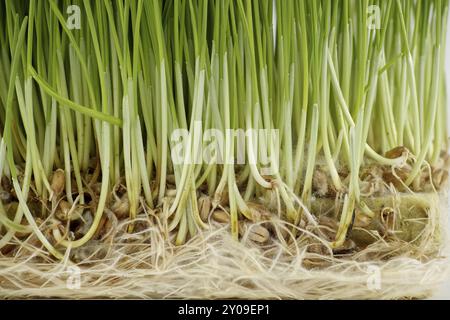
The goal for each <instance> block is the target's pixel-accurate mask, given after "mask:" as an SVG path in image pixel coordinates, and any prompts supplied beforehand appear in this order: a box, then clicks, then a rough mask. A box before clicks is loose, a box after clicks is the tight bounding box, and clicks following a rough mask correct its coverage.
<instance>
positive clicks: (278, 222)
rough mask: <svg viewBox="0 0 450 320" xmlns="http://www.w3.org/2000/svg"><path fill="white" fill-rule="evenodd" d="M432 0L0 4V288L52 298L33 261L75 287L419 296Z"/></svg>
mask: <svg viewBox="0 0 450 320" xmlns="http://www.w3.org/2000/svg"><path fill="white" fill-rule="evenodd" d="M69 6H77V8H80V12H79V14H80V19H81V24H80V28H79V29H77V28H76V29H72V28H71V27H70V24H68V22H67V14H66V12H67V8H68V7H69ZM75 12H76V11H75ZM447 13H448V1H447V0H430V1H409V0H390V1H381V0H371V1H369V0H340V1H331V0H320V1H306V0H276V1H272V0H259V1H250V0H198V1H187V0H174V1H161V0H154V1H140V0H123V1H122V0H120V1H110V0H103V1H89V0H84V1H78V0H77V1H72V2H69V1H57V0H48V1H39V2H38V1H36V0H30V1H11V0H6V1H4V2H3V3H2V4H0V21H1V23H0V43H2V44H4V45H2V48H1V52H0V128H1V129H2V130H1V132H2V134H1V144H0V176H1V179H2V180H1V181H2V183H1V195H2V201H1V202H0V235H1V238H0V265H1V266H3V267H4V268H0V270H8V271H0V283H3V284H2V287H3V292H4V295H6V296H34V295H37V296H43V295H56V296H67V295H69V294H71V293H70V292H69V291H66V290H65V289H64V288H63V287H62V286H61V284H60V283H59V282H58V281H56V280H52V279H54V278H55V277H54V276H52V275H51V274H50V272H51V273H53V275H55V274H58V275H60V274H61V273H62V272H63V271H62V270H65V269H64V268H66V267H67V266H68V265H73V264H76V265H77V266H79V267H81V268H82V272H83V274H84V275H85V277H86V278H87V279H91V280H92V281H91V282H89V281H88V282H86V283H84V286H85V288H87V289H86V290H85V291H83V292H84V293H83V294H84V295H85V296H86V297H92V296H110V297H128V296H134V297H163V296H170V297H208V295H209V296H210V297H248V298H276V297H277V298H278V297H290V298H312V297H329V298H332V297H339V298H345V297H356V296H364V297H376V296H378V297H379V296H382V297H388V298H395V297H400V296H417V295H421V294H422V293H423V291H425V290H428V289H430V288H431V287H433V286H434V285H435V284H436V283H437V282H438V279H434V278H433V279H427V278H426V277H427V276H429V274H430V273H429V271H430V270H431V268H440V269H439V270H441V271H442V272H441V274H445V273H446V271H443V270H442V268H443V264H442V262H441V261H440V260H439V259H438V257H440V256H441V255H442V244H443V242H444V240H445V237H444V235H443V234H442V233H441V229H442V218H445V214H444V213H445V212H444V210H440V205H439V203H440V199H441V198H442V190H445V188H446V179H447V176H448V171H447V168H448V156H447V150H448V138H447V136H448V134H447V124H446V118H447V110H446V108H447V105H446V92H445V73H444V71H443V70H444V68H443V66H444V62H445V57H446V56H445V47H446V43H445V39H446V37H445V36H446V26H447ZM183 132H184V133H186V135H182V134H181V133H183ZM206 132H207V134H204V133H206ZM254 132H257V133H258V134H253V133H254ZM261 132H262V134H260V133H261ZM271 132H276V133H277V135H276V137H275V138H274V136H272V135H271V134H268V133H271ZM239 137H244V138H243V139H241V140H239V139H238V138H239ZM176 159H178V160H179V159H181V160H182V161H176ZM372 265H375V266H376V267H377V268H379V270H382V272H383V277H384V279H385V282H383V284H382V286H383V288H382V290H381V291H377V292H375V291H371V289H370V288H368V287H367V286H366V282H365V281H366V277H365V271H364V270H366V268H367V267H368V266H372ZM193 266H195V268H194V267H193ZM208 266H209V268H208ZM100 270H104V271H105V272H106V273H104V272H103V273H102V271H100ZM106 270H110V271H113V272H111V273H109V271H106ZM402 270H403V272H407V274H409V275H411V279H413V281H415V282H417V281H423V283H424V286H423V287H421V288H417V287H415V286H412V287H411V286H409V287H408V281H406V280H405V279H399V278H398V276H399V274H400V272H402ZM24 273H25V274H26V275H25V277H24V278H23V279H25V280H23V281H17V280H18V278H17V275H18V274H22V275H23V274H24ZM124 273H129V274H128V275H127V277H126V278H123V279H122V278H121V279H119V280H118V279H117V277H119V276H120V274H122V275H123V274H124ZM217 274H221V275H223V276H224V278H223V279H226V281H228V282H226V281H225V280H223V279H222V280H221V279H219V278H217ZM240 276H242V277H240ZM110 277H116V278H114V279H115V280H114V279H113V278H110ZM246 277H247V279H248V280H245V281H244V280H239V281H238V280H236V279H244V278H246ZM396 277H397V278H396ZM119 278H120V277H119ZM155 278H158V280H156V279H155ZM42 279H44V280H42ZM45 279H47V281H45ZM200 279H202V281H203V282H204V284H203V285H201V284H199V282H198V281H200ZM186 280H187V281H188V283H190V281H192V283H194V284H195V285H193V286H192V287H189V288H188V286H187V285H185V284H183V281H186ZM396 281H397V282H396ZM203 282H202V283H203ZM395 283H397V287H396V288H397V289H395V290H394V289H393V288H394V287H395ZM94 285H95V286H96V288H97V289H98V290H97V289H95V290H97V291H95V290H94ZM36 288H46V290H45V291H44V290H42V291H39V290H35V289H36ZM99 288H100V289H99ZM224 292H225V293H224ZM0 293H1V292H0ZM75 295H77V294H75Z"/></svg>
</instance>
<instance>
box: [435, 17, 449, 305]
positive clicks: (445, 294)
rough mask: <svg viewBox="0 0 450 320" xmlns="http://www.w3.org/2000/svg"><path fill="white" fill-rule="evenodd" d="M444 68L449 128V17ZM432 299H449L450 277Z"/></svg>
mask: <svg viewBox="0 0 450 320" xmlns="http://www.w3.org/2000/svg"><path fill="white" fill-rule="evenodd" d="M445 70H446V72H447V96H448V97H449V98H448V100H449V101H447V110H449V111H448V114H447V123H448V124H449V128H450V109H449V107H450V103H449V102H450V19H449V23H448V30H447V52H446V55H445ZM448 203H449V206H448V208H449V209H447V210H448V211H447V212H443V214H447V215H448V221H449V223H448V228H449V230H448V233H449V234H450V199H449V201H448ZM432 298H434V299H446V300H450V279H449V280H448V281H447V282H446V283H445V284H444V285H443V286H442V287H441V289H440V290H439V291H438V292H436V294H435V295H434V296H433V297H432Z"/></svg>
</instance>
